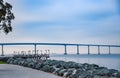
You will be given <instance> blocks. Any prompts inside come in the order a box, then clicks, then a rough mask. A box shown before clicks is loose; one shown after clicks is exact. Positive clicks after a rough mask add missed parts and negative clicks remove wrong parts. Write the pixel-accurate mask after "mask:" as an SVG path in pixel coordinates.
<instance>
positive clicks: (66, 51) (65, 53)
mask: <svg viewBox="0 0 120 78" xmlns="http://www.w3.org/2000/svg"><path fill="white" fill-rule="evenodd" d="M64 47H65V53H64V55H67V46H66V45H64Z"/></svg>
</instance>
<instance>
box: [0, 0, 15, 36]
mask: <svg viewBox="0 0 120 78" xmlns="http://www.w3.org/2000/svg"><path fill="white" fill-rule="evenodd" d="M11 10H12V5H11V4H9V3H7V2H6V3H4V1H3V0H0V31H1V30H2V31H4V32H5V33H6V34H7V33H9V32H11V31H12V26H11V20H13V19H14V18H15V17H14V14H13V13H12V12H11Z"/></svg>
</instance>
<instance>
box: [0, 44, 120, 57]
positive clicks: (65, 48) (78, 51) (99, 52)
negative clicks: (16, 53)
mask: <svg viewBox="0 0 120 78" xmlns="http://www.w3.org/2000/svg"><path fill="white" fill-rule="evenodd" d="M6 45H33V46H34V51H35V54H37V47H36V46H38V45H55V46H64V54H65V55H67V46H76V47H77V54H78V55H79V54H80V50H79V47H80V46H87V49H88V50H87V51H88V52H87V54H90V47H91V46H95V47H98V54H101V51H100V47H108V51H109V53H108V54H111V47H119V48H120V45H97V44H66V43H0V46H1V47H2V48H1V52H2V53H1V55H2V56H4V46H6Z"/></svg>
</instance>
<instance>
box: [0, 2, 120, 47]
mask: <svg viewBox="0 0 120 78" xmlns="http://www.w3.org/2000/svg"><path fill="white" fill-rule="evenodd" d="M5 1H7V2H9V3H10V4H12V5H13V9H12V12H13V13H14V15H15V20H13V21H12V26H13V31H12V32H10V33H9V34H8V35H5V34H4V33H0V43H7V42H42V43H80V44H113V45H120V0H5Z"/></svg>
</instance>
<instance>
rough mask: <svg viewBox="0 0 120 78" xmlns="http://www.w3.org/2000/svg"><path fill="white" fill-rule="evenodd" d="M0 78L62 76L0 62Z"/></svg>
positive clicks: (52, 77)
mask: <svg viewBox="0 0 120 78" xmlns="http://www.w3.org/2000/svg"><path fill="white" fill-rule="evenodd" d="M0 78H62V77H59V76H56V75H54V74H51V73H46V72H43V71H40V70H35V69H31V68H27V67H22V66H17V65H10V64H0Z"/></svg>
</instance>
